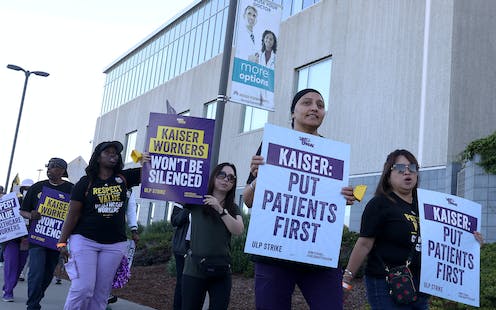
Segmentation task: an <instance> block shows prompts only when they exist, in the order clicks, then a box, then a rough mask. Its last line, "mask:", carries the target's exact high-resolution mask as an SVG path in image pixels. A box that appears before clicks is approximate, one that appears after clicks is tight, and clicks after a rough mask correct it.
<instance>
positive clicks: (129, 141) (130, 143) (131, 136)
mask: <svg viewBox="0 0 496 310" xmlns="http://www.w3.org/2000/svg"><path fill="white" fill-rule="evenodd" d="M137 136H138V131H136V130H135V131H132V132H130V133H128V134H126V155H125V156H124V159H123V160H124V163H129V162H132V161H133V160H132V159H131V152H132V151H133V150H134V149H135V148H136V137H137Z"/></svg>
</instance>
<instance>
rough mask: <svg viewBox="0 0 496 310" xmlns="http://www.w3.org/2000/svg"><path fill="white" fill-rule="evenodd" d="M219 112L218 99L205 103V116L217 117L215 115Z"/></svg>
mask: <svg viewBox="0 0 496 310" xmlns="http://www.w3.org/2000/svg"><path fill="white" fill-rule="evenodd" d="M216 114H217V101H211V102H209V103H207V104H205V107H204V109H203V117H205V118H210V119H215V115H216Z"/></svg>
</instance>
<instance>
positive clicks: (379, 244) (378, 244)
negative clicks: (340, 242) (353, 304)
mask: <svg viewBox="0 0 496 310" xmlns="http://www.w3.org/2000/svg"><path fill="white" fill-rule="evenodd" d="M418 181H419V176H418V162H417V159H416V158H415V156H413V154H412V153H410V152H409V151H407V150H395V151H394V152H392V153H390V154H389V155H388V156H387V159H386V163H385V164H384V170H383V171H382V175H381V178H380V181H379V184H378V185H377V189H376V191H375V195H374V197H373V198H372V199H371V200H370V201H369V202H368V203H367V205H366V206H365V210H364V211H363V214H362V223H361V227H360V237H359V238H358V240H357V242H356V243H355V247H354V248H353V251H352V253H351V256H350V259H349V262H348V266H347V267H346V270H345V272H344V275H343V286H344V287H351V286H349V285H351V284H350V283H351V280H352V278H353V274H355V273H356V272H357V271H358V269H359V268H360V266H361V265H362V263H363V261H364V260H365V258H366V257H367V266H366V268H365V278H366V287H367V298H368V301H369V304H370V306H371V308H372V309H381V310H384V309H399V308H401V309H419V310H420V309H422V310H424V309H428V308H429V297H428V295H426V294H423V293H418V294H417V296H418V298H417V300H416V301H415V302H413V303H410V304H408V305H403V306H402V307H400V306H399V305H397V304H395V303H394V301H393V299H392V298H391V296H390V295H389V289H388V288H387V282H386V278H385V276H386V271H385V265H386V266H389V267H394V266H401V265H405V263H406V261H407V260H410V261H411V264H410V265H409V268H410V271H411V272H412V275H413V279H414V285H415V287H416V289H417V291H418V288H419V282H420V227H419V213H418V204H417V187H418Z"/></svg>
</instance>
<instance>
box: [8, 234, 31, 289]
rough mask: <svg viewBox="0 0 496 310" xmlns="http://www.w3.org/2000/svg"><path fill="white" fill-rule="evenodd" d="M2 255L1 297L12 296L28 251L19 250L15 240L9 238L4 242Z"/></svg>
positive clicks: (18, 244)
mask: <svg viewBox="0 0 496 310" xmlns="http://www.w3.org/2000/svg"><path fill="white" fill-rule="evenodd" d="M3 257H4V267H3V277H4V284H3V297H14V288H15V287H16V285H17V281H18V280H19V275H20V274H21V271H22V269H23V268H24V265H25V264H26V260H27V258H28V251H21V249H20V243H19V242H17V240H10V241H7V242H6V243H4V250H3Z"/></svg>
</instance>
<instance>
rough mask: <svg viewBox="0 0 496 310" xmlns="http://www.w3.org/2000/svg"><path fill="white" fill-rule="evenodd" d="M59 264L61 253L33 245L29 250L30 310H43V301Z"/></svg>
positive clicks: (27, 303)
mask: <svg viewBox="0 0 496 310" xmlns="http://www.w3.org/2000/svg"><path fill="white" fill-rule="evenodd" d="M58 262H59V251H56V250H51V249H48V248H45V247H41V246H38V245H34V244H31V245H30V248H29V273H28V300H27V301H26V305H27V309H28V310H35V309H36V310H38V309H41V305H40V302H41V299H42V298H43V297H44V296H45V291H46V289H47V288H48V286H49V285H50V282H52V278H53V271H54V270H55V267H56V266H57V264H58Z"/></svg>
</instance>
